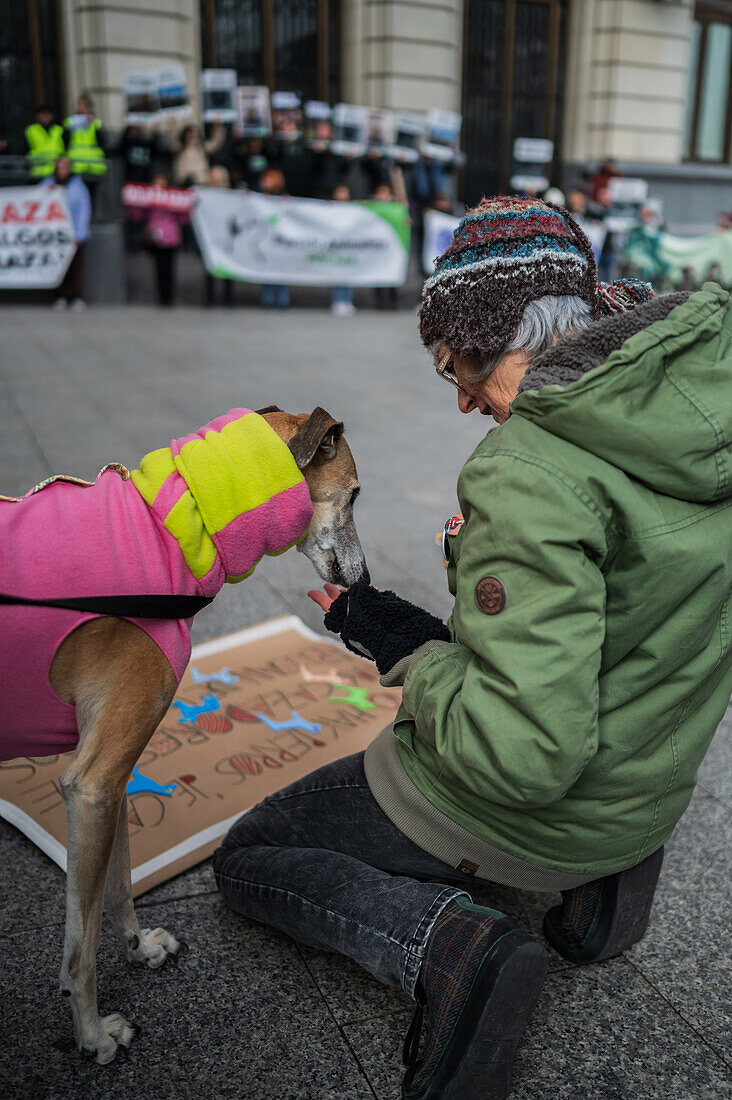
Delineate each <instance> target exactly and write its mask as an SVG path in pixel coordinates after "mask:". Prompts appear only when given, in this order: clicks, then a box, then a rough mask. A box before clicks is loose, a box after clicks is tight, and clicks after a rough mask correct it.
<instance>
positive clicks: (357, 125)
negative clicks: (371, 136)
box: [332, 103, 369, 157]
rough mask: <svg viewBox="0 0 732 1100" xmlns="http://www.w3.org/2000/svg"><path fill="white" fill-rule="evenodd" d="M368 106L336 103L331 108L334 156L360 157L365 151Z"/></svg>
mask: <svg viewBox="0 0 732 1100" xmlns="http://www.w3.org/2000/svg"><path fill="white" fill-rule="evenodd" d="M368 121H369V111H368V107H358V106H356V105H355V104H352V103H337V104H336V105H335V107H334V108H333V145H332V149H333V152H334V153H335V154H336V156H338V157H341V156H352V157H360V156H363V154H364V153H365V152H366V131H367V129H368Z"/></svg>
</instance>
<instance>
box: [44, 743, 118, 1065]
mask: <svg viewBox="0 0 732 1100" xmlns="http://www.w3.org/2000/svg"><path fill="white" fill-rule="evenodd" d="M90 763H91V762H90V761H89V758H88V754H85V753H84V752H83V750H82V752H81V754H80V755H79V756H78V757H75V758H74V759H73V760H72V762H71V764H70V765H69V767H68V768H67V769H66V771H65V773H64V775H63V777H62V779H61V789H62V791H63V795H64V800H65V802H66V818H67V822H68V868H67V874H66V938H65V941H64V957H63V962H62V964H61V975H60V984H61V992H62V993H63V994H64V995H65V996H67V997H69V998H70V1003H71V1014H72V1017H73V1021H74V1035H75V1037H76V1043H77V1046H78V1047H79V1050H81V1052H82V1053H83V1054H85V1055H86V1056H87V1057H89V1058H96V1060H97V1062H100V1063H102V1064H104V1063H106V1062H111V1061H112V1059H113V1058H114V1056H115V1054H116V1053H117V1047H118V1046H119V1045H122V1046H125V1047H126V1046H129V1044H130V1042H131V1041H132V1038H133V1036H134V1034H135V1032H134V1029H133V1028H132V1027H130V1025H129V1024H128V1023H127V1021H126V1020H125V1019H124V1018H123V1017H122V1016H120V1015H119V1014H118V1013H114V1014H113V1015H111V1016H105V1017H104V1019H102V1018H101V1017H100V1016H99V1012H98V1010H97V974H96V954H97V945H98V942H99V929H100V926H101V922H102V908H103V903H104V881H105V879H106V876H107V868H108V865H109V857H110V852H111V850H112V844H113V842H114V836H115V829H116V824H117V814H118V809H119V805H120V798H121V792H120V791H119V790H114V788H111V789H110V787H108V786H106V785H104V784H103V783H100V782H98V781H96V780H95V778H94V776H93V775H92V774H91V772H92V769H91V767H90V766H89V764H90Z"/></svg>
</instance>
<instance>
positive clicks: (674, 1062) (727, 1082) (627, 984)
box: [343, 959, 732, 1100]
mask: <svg viewBox="0 0 732 1100" xmlns="http://www.w3.org/2000/svg"><path fill="white" fill-rule="evenodd" d="M409 1020H410V1013H408V1012H393V1013H391V1014H389V1015H385V1016H382V1017H379V1018H376V1019H370V1020H366V1021H363V1022H361V1023H354V1024H349V1025H347V1026H346V1027H344V1029H343V1030H344V1032H345V1034H346V1036H347V1038H348V1041H349V1043H350V1044H351V1047H352V1048H353V1050H354V1051H355V1052H356V1054H357V1056H358V1059H359V1061H360V1063H361V1065H362V1066H363V1068H364V1071H365V1072H366V1074H367V1076H368V1078H369V1080H370V1082H371V1084H372V1086H373V1088H374V1091H375V1092H376V1095H377V1097H378V1098H379V1100H397V1098H398V1097H399V1095H400V1092H399V1083H400V1081H401V1076H402V1073H403V1068H402V1066H401V1048H402V1043H403V1041H404V1036H405V1033H406V1030H407V1027H408V1026H409ZM730 1095H732V1075H731V1074H730V1072H729V1070H728V1068H727V1067H726V1066H725V1065H724V1063H723V1062H721V1061H720V1060H719V1059H717V1058H716V1057H715V1055H714V1053H713V1052H712V1051H711V1050H710V1049H709V1047H707V1046H706V1045H705V1044H704V1043H703V1042H702V1041H701V1040H700V1039H699V1037H698V1036H697V1035H696V1034H695V1033H694V1032H693V1031H692V1030H691V1028H689V1027H688V1026H687V1025H686V1024H685V1023H684V1022H683V1021H682V1020H680V1019H679V1017H678V1016H677V1015H676V1014H675V1013H674V1012H673V1011H672V1009H671V1008H670V1007H669V1005H668V1004H667V1003H666V1002H665V1001H664V1000H663V999H662V998H661V997H659V996H657V994H656V993H655V992H654V991H653V989H652V988H651V987H650V986H649V985H648V984H647V983H646V982H645V981H644V979H643V978H642V977H641V976H640V975H639V974H638V973H637V972H636V971H635V970H634V969H633V968H632V967H631V966H630V965H629V964H628V963H627V962H626V961H625V960H624V959H616V960H613V961H612V962H609V963H604V964H600V965H598V966H590V967H582V968H579V969H576V970H565V971H562V972H561V973H558V974H551V975H550V976H549V978H548V979H547V983H546V985H545V987H544V991H543V993H542V996H541V998H540V1000H539V1003H538V1005H537V1007H536V1011H535V1013H534V1016H533V1018H532V1020H531V1023H530V1025H529V1028H528V1030H527V1032H526V1036H525V1038H524V1042H523V1044H522V1045H521V1047H520V1048H519V1052H518V1056H517V1058H516V1064H515V1073H514V1084H513V1089H512V1092H511V1100H630V1098H631V1097H632V1098H633V1100H692V1098H693V1100H724V1098H727V1097H729V1096H730Z"/></svg>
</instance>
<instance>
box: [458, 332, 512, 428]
mask: <svg viewBox="0 0 732 1100" xmlns="http://www.w3.org/2000/svg"><path fill="white" fill-rule="evenodd" d="M447 351H448V346H447V344H443V345H441V346H440V348H439V351H438V355H439V358H440V359H441V358H442V357H443V356H444V355H445V354H446V353H447ZM480 366H481V361H480V359H479V358H478V357H477V356H472V355H453V356H452V368H451V369H450V367H449V366H448V371H447V373H448V374H452V375H453V376H454V377H455V379H456V381H457V383H458V389H457V402H458V408H459V409H460V412H462V413H471V412H472V411H473V409H478V411H479V412H480V413H481V415H482V416H492V417H493V419H494V420H495V421H496V422H497V423H498V424H505V422H506V421H507V420H508V417H509V415H510V410H509V406H510V404H511V402H512V401H513V399H514V397H516V395H517V393H518V388H519V384H520V382H521V379H522V378H523V376H524V375H525V374H526V370H527V368H528V366H529V361H528V359H527V358H526V355H525V353H524V352H523V351H509V352H506V354H505V355H504V356H503V358H502V359H501V360H500V361H499V363H498V366H497V367H496V368H495V370H493V371H491V373H490V374H489V375H488V377H487V378H484V379H483V381H482V382H473V381H471V380H470V375H471V374H472V373H474V372H475V371H477V370H480Z"/></svg>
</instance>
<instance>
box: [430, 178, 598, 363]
mask: <svg viewBox="0 0 732 1100" xmlns="http://www.w3.org/2000/svg"><path fill="white" fill-rule="evenodd" d="M547 294H556V295H558V294H576V295H577V296H578V297H580V298H583V299H584V300H585V301H586V302H587V303H588V304H589V305H590V306H591V307H592V309H593V310H596V308H597V266H596V264H595V257H594V255H593V253H592V246H591V244H590V242H589V241H588V239H587V237H586V236H585V234H584V233H583V232H582V230H581V229H580V227H579V226H578V225H577V222H576V221H575V220H574V218H573V217H572V216H571V214H569V213H568V211H566V210H564V209H562V207H560V206H553V205H552V204H551V203H547V202H543V201H542V200H541V199H522V198H518V197H517V196H515V195H506V196H502V197H498V198H494V199H483V200H482V201H481V202H480V203H479V204H478V206H477V207H476V208H475V210H474V212H473V213H471V214H466V216H465V217H464V218H463V219H462V220H461V222H460V224H459V225H458V227H457V229H456V230H455V233H454V235H453V238H452V243H451V244H450V246H449V247H448V248H447V249H446V251H445V252H443V254H442V255H441V256H439V257H438V258H437V260H436V261H435V273H434V275H432V276H431V277H430V278H429V279H428V280H427V282H426V283H425V284H424V289H423V291H422V304H421V306H420V309H419V333H420V336H421V338H422V343H423V344H425V345H426V346H427V347H430V346H431V345H432V344H434V343H435V342H436V341H438V340H444V341H445V343H446V344H447V345H448V346H449V347H450V348H451V349H452V351H454V352H456V353H457V354H459V355H487V354H498V353H500V352H501V351H502V350H503V349H504V348H505V347H506V345H507V344H508V343H509V341H510V340H511V338H512V336H513V334H514V332H515V331H516V327H517V325H518V323H519V321H520V320H521V317H522V316H523V312H524V309H525V307H526V305H527V304H528V303H529V302H531V301H534V299H536V298H543V297H544V296H545V295H547Z"/></svg>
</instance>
